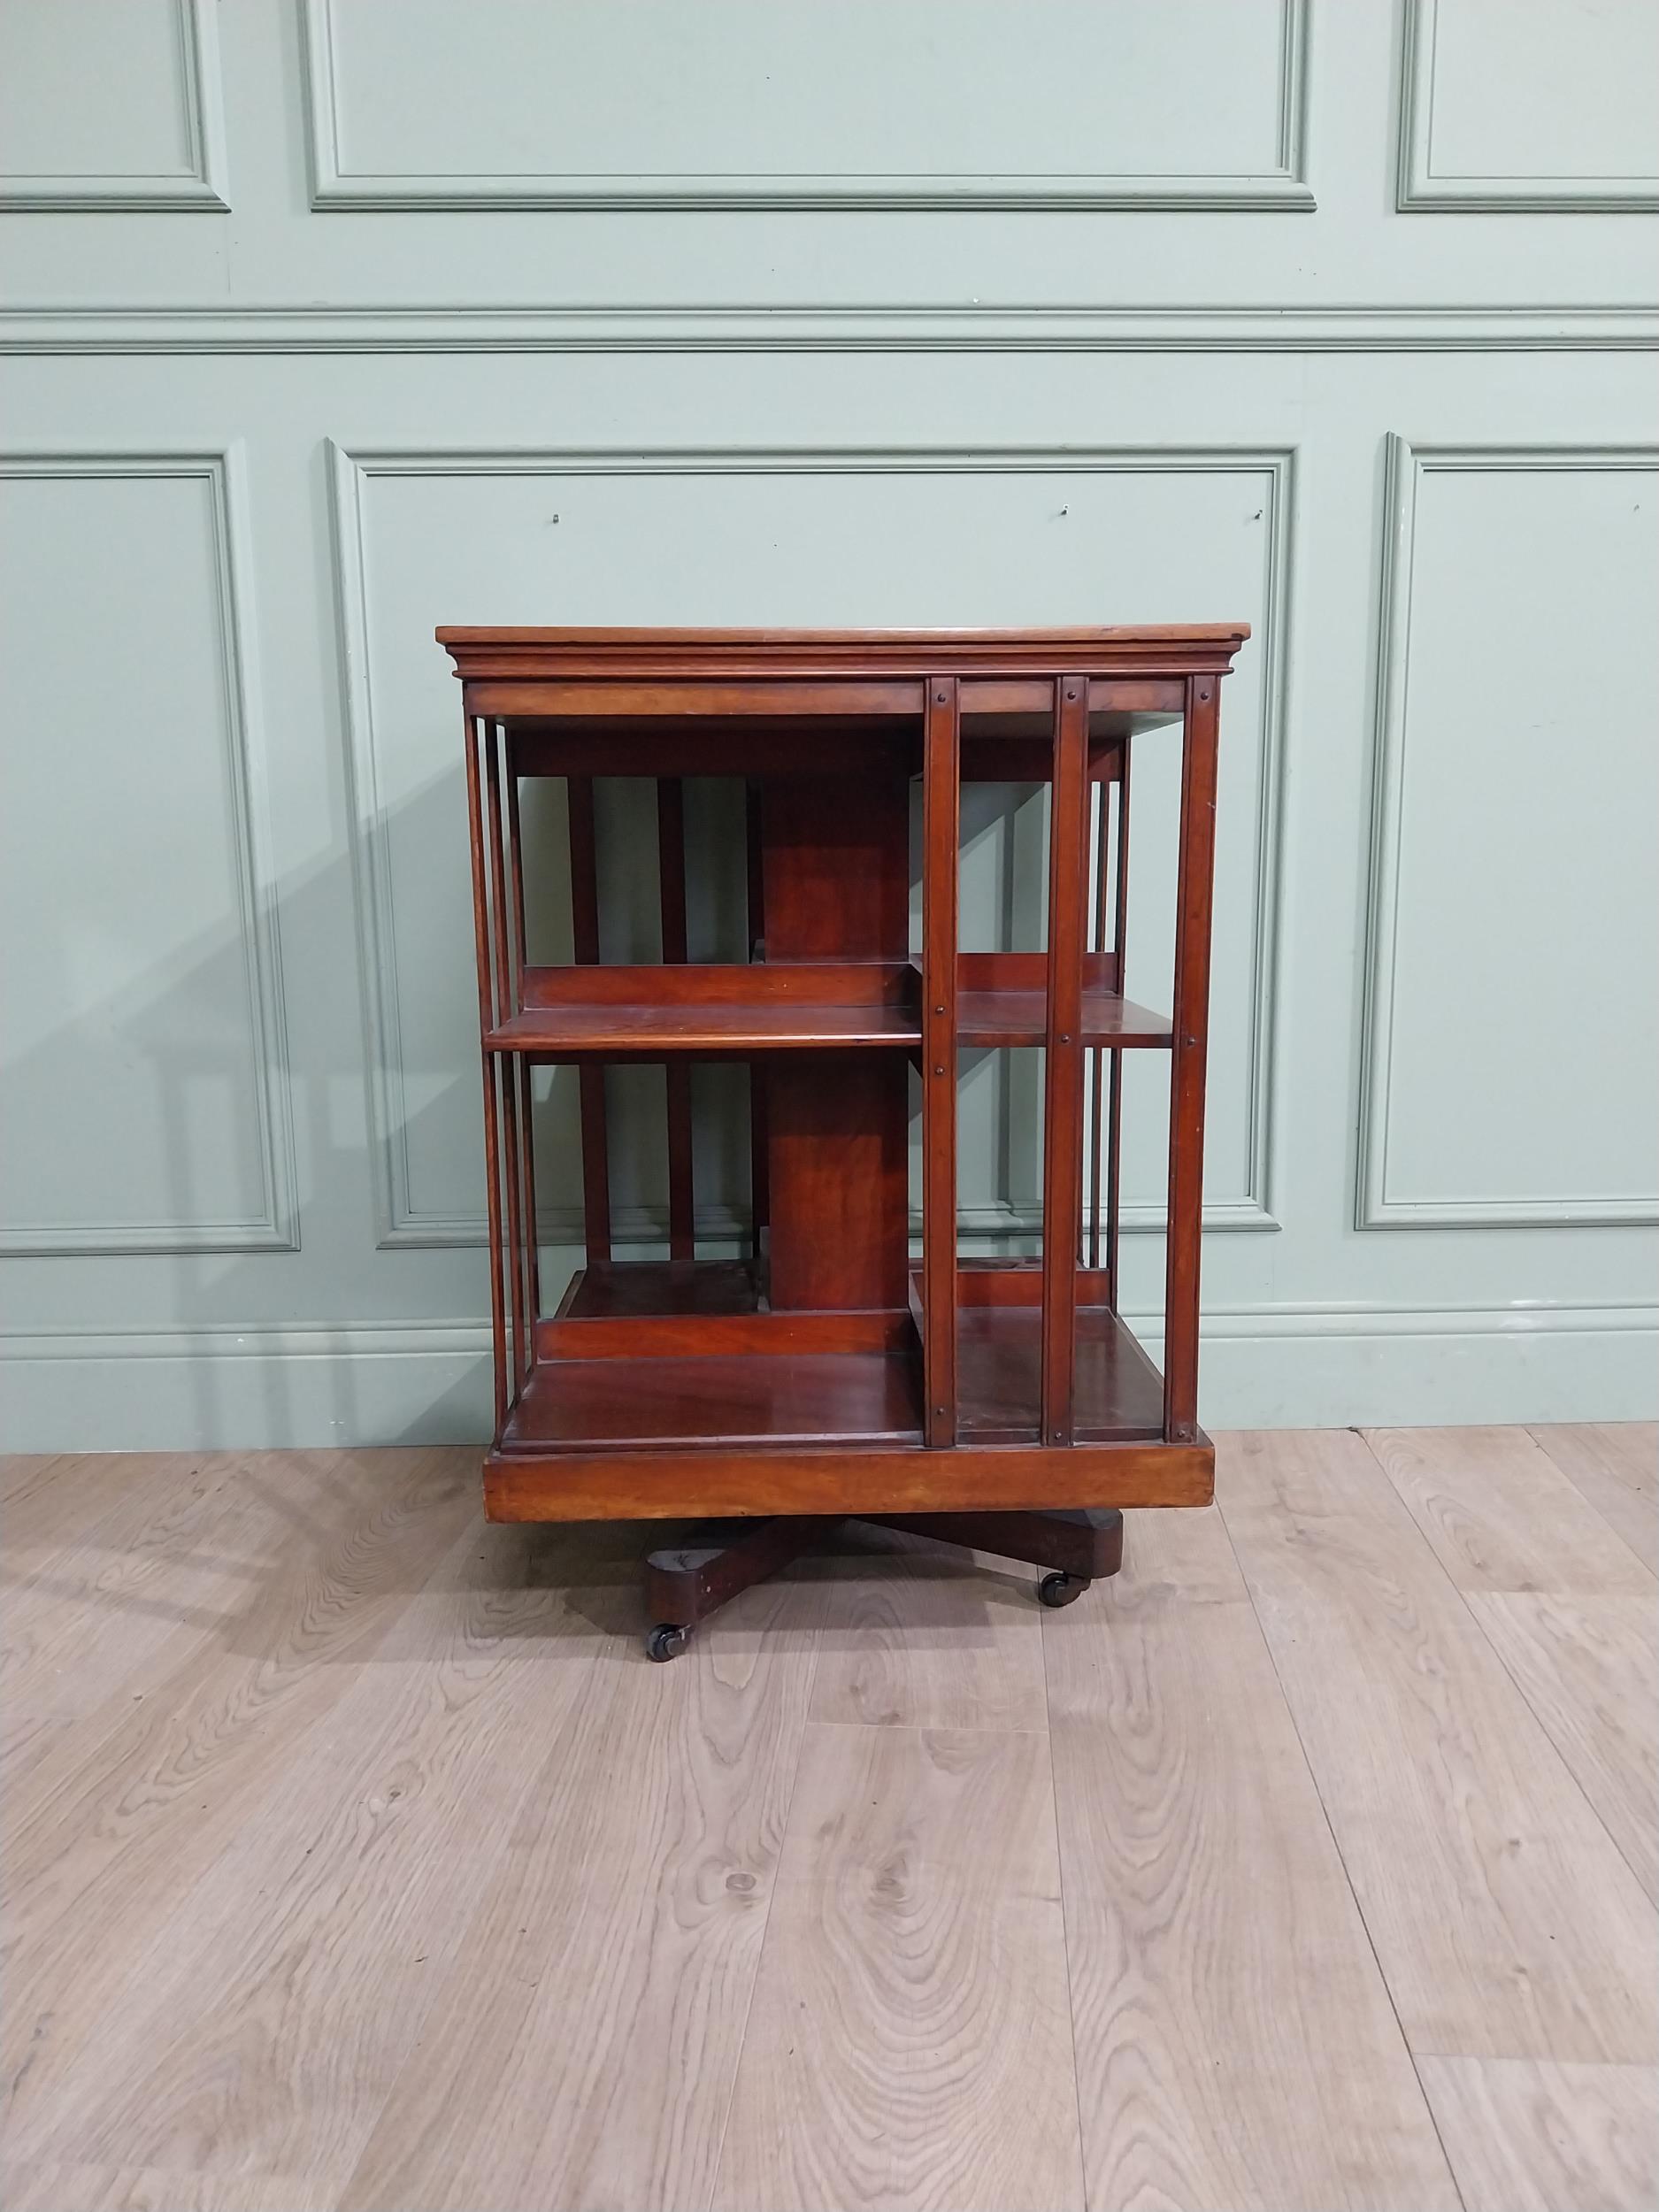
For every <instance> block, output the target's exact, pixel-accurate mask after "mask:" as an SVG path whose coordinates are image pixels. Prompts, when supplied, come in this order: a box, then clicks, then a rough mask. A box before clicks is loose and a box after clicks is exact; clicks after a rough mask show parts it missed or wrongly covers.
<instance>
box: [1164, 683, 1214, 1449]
mask: <svg viewBox="0 0 1659 2212" xmlns="http://www.w3.org/2000/svg"><path fill="white" fill-rule="evenodd" d="M1220 689H1221V687H1220V684H1219V682H1218V681H1217V679H1216V678H1215V677H1214V676H1192V677H1188V679H1187V717H1186V727H1185V730H1184V731H1183V733H1182V742H1181V833H1180V835H1181V844H1180V849H1181V872H1180V882H1179V889H1178V891H1177V895H1176V910H1175V993H1174V997H1175V1010H1174V1042H1173V1049H1172V1051H1171V1067H1170V1222H1169V1236H1168V1240H1167V1255H1166V1261H1165V1272H1164V1440H1165V1441H1166V1442H1168V1443H1171V1444H1188V1443H1191V1442H1192V1441H1193V1440H1194V1439H1195V1438H1196V1436H1197V1434H1198V1314H1199V1296H1198V1275H1199V1248H1200V1241H1201V1239H1202V1232H1203V1198H1204V1059H1205V1049H1206V1037H1207V1033H1208V1028H1209V1020H1210V910H1211V905H1212V902H1213V899H1214V893H1215V870H1216V735H1217V721H1218V717H1219V694H1220Z"/></svg>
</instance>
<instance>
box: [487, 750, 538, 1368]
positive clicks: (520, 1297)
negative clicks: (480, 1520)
mask: <svg viewBox="0 0 1659 2212" xmlns="http://www.w3.org/2000/svg"><path fill="white" fill-rule="evenodd" d="M484 732H485V735H484V796H485V803H486V808H487V811H488V823H489V865H490V872H491V875H492V877H493V878H494V885H495V895H494V897H493V898H492V899H491V901H490V908H491V914H490V920H491V934H492V937H493V940H494V944H495V1003H496V1005H497V1006H498V1007H499V1008H500V1009H501V1011H502V1018H503V1019H504V1020H505V1019H511V1017H512V1015H514V1014H515V1013H517V1012H518V991H517V989H516V987H515V985H514V980H513V965H512V937H511V931H510V926H509V916H510V910H511V904H512V895H511V890H510V888H509V883H510V879H511V869H510V868H509V865H508V863H507V856H506V843H505V839H504V835H503V808H502V795H501V726H500V724H499V723H496V722H487V723H486V724H485V725H484ZM496 1072H497V1074H498V1076H499V1078H500V1083H501V1135H502V1142H503V1146H504V1148H505V1150H504V1156H503V1158H502V1160H501V1163H500V1170H501V1178H502V1180H503V1183H504V1184H505V1186H506V1193H507V1249H506V1273H507V1294H508V1304H509V1310H510V1312H511V1318H512V1340H511V1354H512V1357H511V1374H512V1378H513V1388H514V1394H517V1389H518V1382H519V1380H520V1379H522V1377H523V1376H524V1374H525V1373H526V1371H527V1370H528V1365H529V1362H528V1359H527V1356H526V1327H525V1272H524V1243H523V1236H524V1227H523V1222H522V1218H521V1216H520V1211H519V1198H520V1193H521V1184H520V1156H519V1150H518V1076H517V1073H516V1071H514V1070H513V1069H511V1068H510V1067H507V1066H505V1065H504V1064H502V1063H501V1060H500V1057H499V1056H497V1068H496Z"/></svg>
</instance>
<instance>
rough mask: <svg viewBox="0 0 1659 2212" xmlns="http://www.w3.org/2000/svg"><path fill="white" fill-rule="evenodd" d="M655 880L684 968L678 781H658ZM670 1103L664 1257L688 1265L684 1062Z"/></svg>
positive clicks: (682, 814)
mask: <svg viewBox="0 0 1659 2212" xmlns="http://www.w3.org/2000/svg"><path fill="white" fill-rule="evenodd" d="M657 894H658V898H659V901H660V904H661V910H662V918H663V960H664V964H665V965H668V966H674V967H683V966H684V965H685V963H686V957H687V930H686V802H685V787H684V785H683V784H682V783H681V782H680V778H679V777H678V776H659V777H658V778H657ZM664 1079H665V1089H666V1092H667V1104H668V1256H669V1258H670V1259H671V1260H675V1261H681V1260H684V1261H689V1260H694V1259H695V1257H696V1256H697V1244H696V1226H695V1202H694V1195H693V1190H692V1160H691V1064H690V1063H689V1061H687V1060H686V1059H683V1058H679V1057H677V1058H674V1059H671V1060H670V1061H668V1062H667V1064H666V1065H665V1068H664Z"/></svg>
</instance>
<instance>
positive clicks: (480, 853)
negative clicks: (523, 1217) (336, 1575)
mask: <svg viewBox="0 0 1659 2212" xmlns="http://www.w3.org/2000/svg"><path fill="white" fill-rule="evenodd" d="M465 732H466V811H467V819H468V823H469V825H470V826H471V830H472V840H471V842H472V944H473V950H474V952H475V954H476V956H477V959H478V1020H479V1035H480V1039H481V1038H484V1037H487V1036H488V1034H489V1032H490V1031H491V1030H492V1029H493V1028H494V1027H495V974H494V964H493V963H492V961H491V959H490V953H489V947H490V918H489V890H490V887H489V881H488V875H487V873H486V870H485V849H484V802H483V795H482V792H481V790H480V783H479V746H480V733H479V726H478V724H477V722H476V721H475V720H474V719H473V718H472V715H470V714H469V715H467V716H466V718H465ZM497 1060H498V1055H496V1054H495V1053H493V1052H492V1051H491V1050H490V1049H489V1048H488V1045H485V1046H484V1048H483V1051H482V1068H481V1074H482V1079H483V1089H484V1204H485V1210H486V1213H487V1216H488V1225H489V1229H488V1240H489V1320H490V1339H491V1343H492V1347H493V1350H494V1371H495V1375H494V1379H495V1434H496V1436H497V1437H499V1436H500V1434H501V1432H502V1431H503V1428H504V1427H505V1426H506V1423H507V1405H508V1392H507V1316H506V1304H505V1300H504V1297H503V1289H502V1237H501V1138H500V1125H499V1120H498V1117H497V1111H496V1091H495V1083H496V1073H497Z"/></svg>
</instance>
